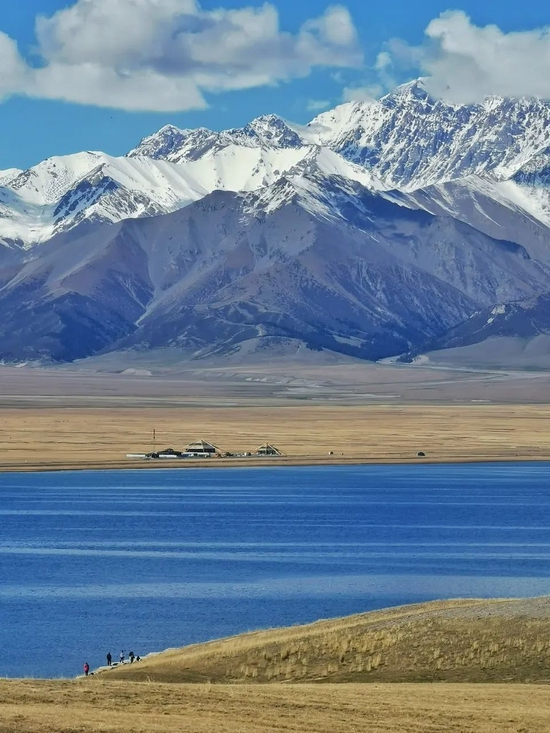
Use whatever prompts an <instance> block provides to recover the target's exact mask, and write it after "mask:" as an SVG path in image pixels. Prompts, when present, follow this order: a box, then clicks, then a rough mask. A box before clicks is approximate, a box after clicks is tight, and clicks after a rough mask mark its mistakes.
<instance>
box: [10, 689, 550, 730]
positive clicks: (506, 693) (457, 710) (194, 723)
mask: <svg viewBox="0 0 550 733" xmlns="http://www.w3.org/2000/svg"><path fill="white" fill-rule="evenodd" d="M365 692H367V693H368V694H365ZM549 719H550V692H549V689H548V687H546V686H542V685H447V684H438V685H370V686H369V688H368V690H367V691H365V686H364V685H322V686H320V685H269V686H265V685H264V686H262V685H235V686H231V685H162V684H155V683H149V682H143V683H129V682H103V681H101V679H98V678H91V679H90V678H89V679H87V680H82V681H80V680H79V681H73V682H70V681H54V682H52V681H46V680H44V681H41V680H32V681H20V680H12V681H6V680H4V681H0V726H1V730H2V733H97V732H98V731H102V733H214V732H218V731H219V732H220V733H221V732H222V731H223V733H266V731H269V733H309V732H311V733H357V731H369V732H372V733H396V731H399V733H449V732H450V731H452V733H495V732H496V731H498V732H499V733H519V732H521V733H547V731H548V720H549Z"/></svg>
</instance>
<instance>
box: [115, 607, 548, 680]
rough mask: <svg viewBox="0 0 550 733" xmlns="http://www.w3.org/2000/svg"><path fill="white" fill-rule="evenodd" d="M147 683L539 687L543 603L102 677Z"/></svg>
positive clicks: (362, 620) (373, 627)
mask: <svg viewBox="0 0 550 733" xmlns="http://www.w3.org/2000/svg"><path fill="white" fill-rule="evenodd" d="M101 677H102V679H109V680H110V679H113V680H115V679H116V680H117V681H118V680H122V679H124V680H132V681H151V682H208V681H211V682H221V683H235V682H255V683H266V682H287V683H288V682H428V681H446V682H546V681H548V680H550V599H548V598H540V599H528V600H496V601H484V600H458V601H437V602H434V603H427V604H419V605H414V606H404V607H400V608H394V609H388V610H384V611H377V612H373V613H366V614H361V615H358V616H351V617H349V618H342V619H336V620H329V621H320V622H317V623H315V624H310V625H307V626H297V627H292V628H287V629H277V630H271V631H260V632H253V633H250V634H244V635H242V636H237V637H233V638H229V639H223V640H219V641H213V642H209V643H206V644H197V645H193V646H190V647H186V648H183V649H174V650H169V651H167V652H164V653H162V654H159V655H156V656H152V657H148V658H147V659H145V660H142V661H140V662H139V663H134V664H132V665H130V664H127V665H125V666H123V667H118V668H114V669H112V670H109V671H108V672H105V673H101Z"/></svg>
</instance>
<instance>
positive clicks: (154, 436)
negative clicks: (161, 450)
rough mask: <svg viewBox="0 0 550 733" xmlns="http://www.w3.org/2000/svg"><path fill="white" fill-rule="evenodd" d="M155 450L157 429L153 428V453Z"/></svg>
mask: <svg viewBox="0 0 550 733" xmlns="http://www.w3.org/2000/svg"><path fill="white" fill-rule="evenodd" d="M156 451H157V431H156V430H155V428H153V453H156Z"/></svg>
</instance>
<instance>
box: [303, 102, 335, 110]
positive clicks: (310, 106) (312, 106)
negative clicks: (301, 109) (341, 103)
mask: <svg viewBox="0 0 550 733" xmlns="http://www.w3.org/2000/svg"><path fill="white" fill-rule="evenodd" d="M329 107H330V101H329V100H328V99H308V100H307V104H306V109H307V111H308V112H322V111H323V110H324V109H328V108H329Z"/></svg>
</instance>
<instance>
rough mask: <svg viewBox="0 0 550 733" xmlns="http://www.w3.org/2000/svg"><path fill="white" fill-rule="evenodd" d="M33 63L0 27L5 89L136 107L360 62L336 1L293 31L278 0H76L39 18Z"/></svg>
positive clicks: (170, 106)
mask: <svg viewBox="0 0 550 733" xmlns="http://www.w3.org/2000/svg"><path fill="white" fill-rule="evenodd" d="M36 39H37V57H38V60H39V61H38V63H37V64H36V65H32V64H30V63H29V62H28V61H27V60H26V59H24V58H23V57H22V55H21V53H20V51H19V50H18V48H17V44H16V43H15V41H14V40H13V39H11V38H10V37H9V36H7V35H6V34H5V33H0V96H2V97H3V98H6V97H9V96H11V95H14V94H24V95H27V96H30V97H35V98H39V99H54V100H60V101H66V102H76V103H81V104H90V105H95V106H100V107H113V108H118V109H125V110H132V111H154V112H182V111H186V110H192V109H203V108H205V107H206V106H207V102H206V100H205V96H204V95H205V93H211V94H216V93H222V92H227V91H232V90H239V89H252V88H255V87H261V86H268V85H274V84H278V83H281V82H286V81H290V80H292V79H297V78H303V77H306V76H308V75H309V74H310V73H311V72H312V71H313V70H314V69H315V68H319V67H326V68H333V69H334V68H354V67H359V66H360V65H361V63H362V54H361V51H360V48H359V41H358V34H357V30H356V28H355V26H354V24H353V20H352V18H351V15H350V13H349V11H348V10H347V9H346V8H345V7H344V6H342V5H332V6H330V7H328V8H327V9H326V11H325V12H324V13H323V14H322V15H321V16H319V17H318V18H312V19H310V20H308V21H307V22H305V23H304V24H303V25H302V27H301V28H300V29H299V30H298V32H297V33H294V34H292V33H288V32H285V31H283V30H281V28H280V26H279V15H278V12H277V9H276V7H275V6H274V5H272V4H270V3H265V4H264V5H262V6H260V7H246V8H241V9H224V8H219V9H216V10H212V11H205V10H203V9H202V7H201V5H200V3H199V2H198V0H77V1H76V2H73V4H72V5H71V6H70V7H67V8H65V9H63V10H60V11H58V12H57V13H55V14H54V15H53V16H51V17H45V16H40V17H38V18H37V21H36Z"/></svg>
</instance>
